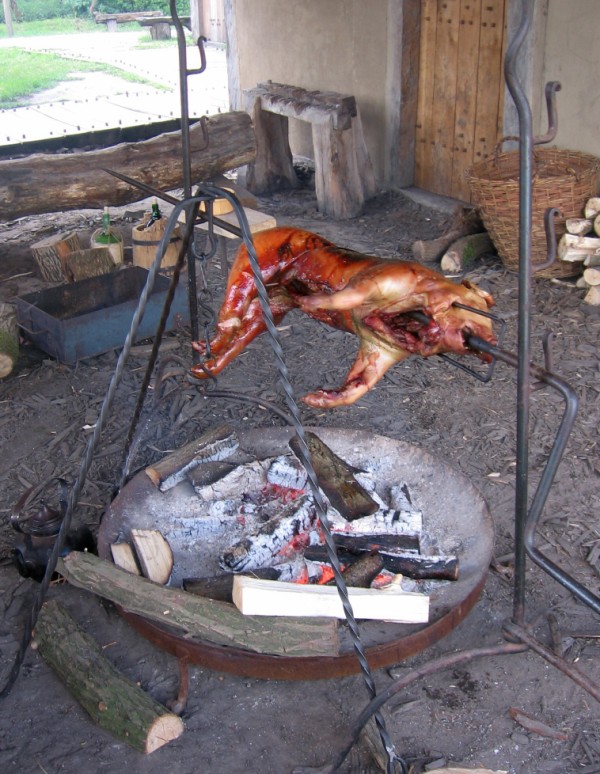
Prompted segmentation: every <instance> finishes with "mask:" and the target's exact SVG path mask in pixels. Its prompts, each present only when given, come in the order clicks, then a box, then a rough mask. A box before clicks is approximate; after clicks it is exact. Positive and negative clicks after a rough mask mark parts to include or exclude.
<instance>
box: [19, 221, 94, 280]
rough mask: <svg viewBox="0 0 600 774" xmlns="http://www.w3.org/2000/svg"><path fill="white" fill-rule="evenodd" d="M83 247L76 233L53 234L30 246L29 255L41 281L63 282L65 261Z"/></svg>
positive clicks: (65, 277) (66, 273) (66, 277)
mask: <svg viewBox="0 0 600 774" xmlns="http://www.w3.org/2000/svg"><path fill="white" fill-rule="evenodd" d="M82 248H83V245H82V244H81V242H80V240H79V236H78V234H77V232H75V231H74V232H73V233H71V234H55V235H54V236H50V237H46V238H45V239H41V240H40V241H39V242H35V243H34V244H32V245H31V248H30V249H31V253H32V255H33V258H34V260H35V263H36V265H37V267H38V270H39V272H40V275H41V277H42V279H45V280H46V282H64V281H65V280H66V279H68V272H67V260H68V258H69V256H70V255H71V253H73V252H76V251H77V250H81V249H82Z"/></svg>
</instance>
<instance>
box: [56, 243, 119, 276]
mask: <svg viewBox="0 0 600 774" xmlns="http://www.w3.org/2000/svg"><path fill="white" fill-rule="evenodd" d="M114 270H115V262H114V260H113V257H112V253H111V252H110V250H109V249H108V247H88V248H87V249H86V250H76V251H75V252H73V253H71V254H70V255H69V256H67V261H66V266H65V273H66V277H67V280H68V281H69V282H79V281H80V280H84V279H90V278H91V277H101V276H102V275H103V274H110V273H111V271H114Z"/></svg>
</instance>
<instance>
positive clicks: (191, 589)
mask: <svg viewBox="0 0 600 774" xmlns="http://www.w3.org/2000/svg"><path fill="white" fill-rule="evenodd" d="M248 574H249V575H250V577H252V578H261V579H262V580H277V579H278V578H279V574H280V573H279V570H278V569H277V567H263V568H262V569H260V570H253V571H252V572H251V573H248ZM234 578H235V575H234V573H232V572H223V573H220V574H219V575H212V576H209V577H206V578H184V579H183V588H184V589H185V590H186V591H187V592H188V593H190V594H197V595H198V596H199V597H208V598H209V599H216V600H218V601H219V602H233V579H234Z"/></svg>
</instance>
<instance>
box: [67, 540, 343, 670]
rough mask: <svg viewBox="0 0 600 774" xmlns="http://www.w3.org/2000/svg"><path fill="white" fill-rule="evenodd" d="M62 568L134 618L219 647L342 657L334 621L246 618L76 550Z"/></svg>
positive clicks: (80, 585)
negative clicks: (166, 627)
mask: <svg viewBox="0 0 600 774" xmlns="http://www.w3.org/2000/svg"><path fill="white" fill-rule="evenodd" d="M57 569H58V572H59V573H60V574H61V575H62V576H63V577H65V578H66V579H67V580H68V581H69V583H71V584H72V585H73V586H77V587H78V588H82V589H86V590H87V591H91V592H93V593H94V594H98V595H99V596H101V597H104V598H105V599H109V600H111V602H114V603H115V604H116V605H119V606H120V607H122V608H123V609H124V610H126V611H129V612H130V613H135V614H136V615H140V616H143V617H145V618H148V619H150V620H152V621H156V622H159V623H160V624H165V625H168V626H172V627H175V628H176V629H178V630H179V631H180V632H182V633H185V634H187V635H189V636H192V637H200V638H202V639H204V640H208V641H209V642H214V643H216V644H218V645H230V646H237V647H240V648H244V649H245V650H251V651H254V652H257V653H271V654H274V655H280V656H283V655H285V656H337V655H339V640H338V633H337V627H336V626H332V622H331V621H330V620H326V619H312V620H310V621H302V620H299V619H297V618H295V619H294V618H261V619H255V618H251V617H245V616H243V615H241V614H240V613H239V611H238V610H236V608H235V607H234V606H233V605H228V604H227V603H225V602H215V601H214V600H212V599H205V598H203V597H197V596H195V595H194V594H188V593H186V592H185V591H182V590H180V589H176V588H171V587H165V586H159V585H158V584H156V583H152V581H149V580H147V579H146V578H140V577H138V576H136V575H130V574H129V573H127V572H125V571H123V570H120V569H119V568H118V567H115V565H114V564H112V563H111V562H106V561H103V560H102V559H98V557H97V556H94V555H93V554H90V553H83V552H78V551H73V552H72V553H70V554H69V555H68V556H66V557H65V558H64V560H62V561H60V562H59V566H58V568H57Z"/></svg>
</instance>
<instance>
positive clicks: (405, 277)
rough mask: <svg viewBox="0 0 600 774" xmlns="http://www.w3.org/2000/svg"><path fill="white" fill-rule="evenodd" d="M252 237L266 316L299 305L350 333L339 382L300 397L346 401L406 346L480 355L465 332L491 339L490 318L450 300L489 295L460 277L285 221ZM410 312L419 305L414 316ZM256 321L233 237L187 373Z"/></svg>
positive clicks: (205, 372)
mask: <svg viewBox="0 0 600 774" xmlns="http://www.w3.org/2000/svg"><path fill="white" fill-rule="evenodd" d="M253 242H254V247H255V250H256V254H257V256H258V262H259V266H260V269H261V272H262V276H263V280H264V283H265V286H266V288H267V291H268V295H269V303H270V307H271V310H272V313H273V318H274V320H275V323H276V324H279V323H280V322H281V321H282V320H283V318H284V317H285V315H286V314H287V313H288V312H289V311H290V310H291V309H301V310H302V311H304V312H306V313H307V314H309V315H310V316H311V317H313V318H315V319H316V320H320V321H322V322H325V323H327V324H329V325H331V326H333V327H334V328H339V329H340V330H343V331H349V332H350V333H354V334H356V335H357V336H358V338H359V339H360V348H359V351H358V355H357V357H356V360H355V362H354V364H353V366H352V368H351V369H350V371H349V372H348V375H347V376H346V381H345V382H344V384H343V386H342V387H340V388H339V389H337V390H318V391H316V392H311V393H309V394H308V395H306V396H304V398H303V401H304V402H305V403H306V404H308V405H309V406H312V407H313V408H333V407H334V406H348V405H350V404H352V403H354V402H355V401H356V400H358V399H359V398H360V397H361V396H362V395H364V394H365V393H366V392H367V391H368V390H370V389H371V387H373V386H374V385H375V384H376V383H377V382H378V381H379V380H380V379H381V378H382V377H383V375H384V374H385V372H386V371H387V370H388V369H389V368H390V367H391V366H392V365H394V364H395V363H398V362H400V361H401V360H404V359H405V358H407V357H409V356H410V355H421V356H422V357H429V356H430V355H438V354H442V353H446V352H453V353H455V354H461V355H463V354H474V355H476V356H477V357H479V358H481V359H482V360H485V361H487V360H489V356H487V355H484V354H482V353H479V352H476V351H474V350H472V349H470V348H469V343H468V337H469V335H475V336H478V337H479V338H482V339H484V340H485V341H488V342H490V343H492V344H494V343H495V337H494V335H493V332H492V324H491V321H490V319H489V318H488V317H485V316H483V315H481V314H477V313H476V312H472V311H469V310H468V309H463V308H461V307H459V306H455V304H457V303H458V304H463V305H465V306H468V307H471V308H473V309H476V310H481V311H483V312H485V311H487V309H488V307H491V306H493V303H494V301H493V299H492V297H491V296H490V294H489V293H486V292H485V291H483V290H481V289H480V288H478V287H477V286H475V285H473V284H471V283H469V282H468V281H466V280H465V281H463V283H462V284H457V283H454V282H450V281H449V280H447V279H446V278H445V277H444V276H442V275H441V274H438V273H437V272H435V271H432V270H431V269H428V268H427V267H425V266H422V265H420V264H418V263H413V262H410V261H397V260H384V259H380V258H374V257H372V256H370V255H364V254H362V253H358V252H355V251H353V250H347V249H345V248H343V247H337V246H336V245H334V244H333V243H331V242H329V241H327V240H326V239H324V238H323V237H321V236H319V235H317V234H313V233H310V232H309V231H302V230H300V229H296V228H291V227H289V228H286V227H280V228H273V229H269V230H267V231H262V232H260V233H258V234H256V235H255V236H254V237H253ZM412 312H421V313H422V314H421V315H418V316H416V317H415V316H413V315H411V313H412ZM423 314H424V315H426V317H427V319H425V318H424V317H423ZM265 330H266V326H265V322H264V319H263V314H262V310H261V306H260V302H259V299H258V296H257V291H256V285H255V282H254V277H253V274H252V267H251V265H250V262H249V259H248V252H247V249H246V247H245V245H242V247H240V249H239V251H238V254H237V256H236V259H235V261H234V263H233V266H232V267H231V271H230V273H229V279H228V282H227V289H226V292H225V299H224V301H223V305H222V306H221V310H220V312H219V318H218V323H217V334H216V336H215V337H214V338H213V339H212V340H211V341H210V344H209V346H207V342H206V341H197V342H193V343H192V346H193V347H194V349H196V350H197V351H198V352H200V353H201V354H202V355H204V356H205V357H206V358H207V359H206V360H205V362H204V363H203V364H202V365H196V366H194V367H193V368H192V374H193V375H194V376H195V377H197V378H199V379H202V378H206V377H207V376H210V375H216V374H218V373H220V371H222V370H223V368H225V366H227V365H228V364H229V363H230V362H231V361H232V360H233V359H234V358H235V357H236V356H237V355H239V354H240V352H242V351H243V350H244V349H245V347H247V346H248V344H249V343H250V342H251V341H253V339H255V338H256V337H257V336H258V335H259V334H260V333H262V332H263V331H265Z"/></svg>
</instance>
